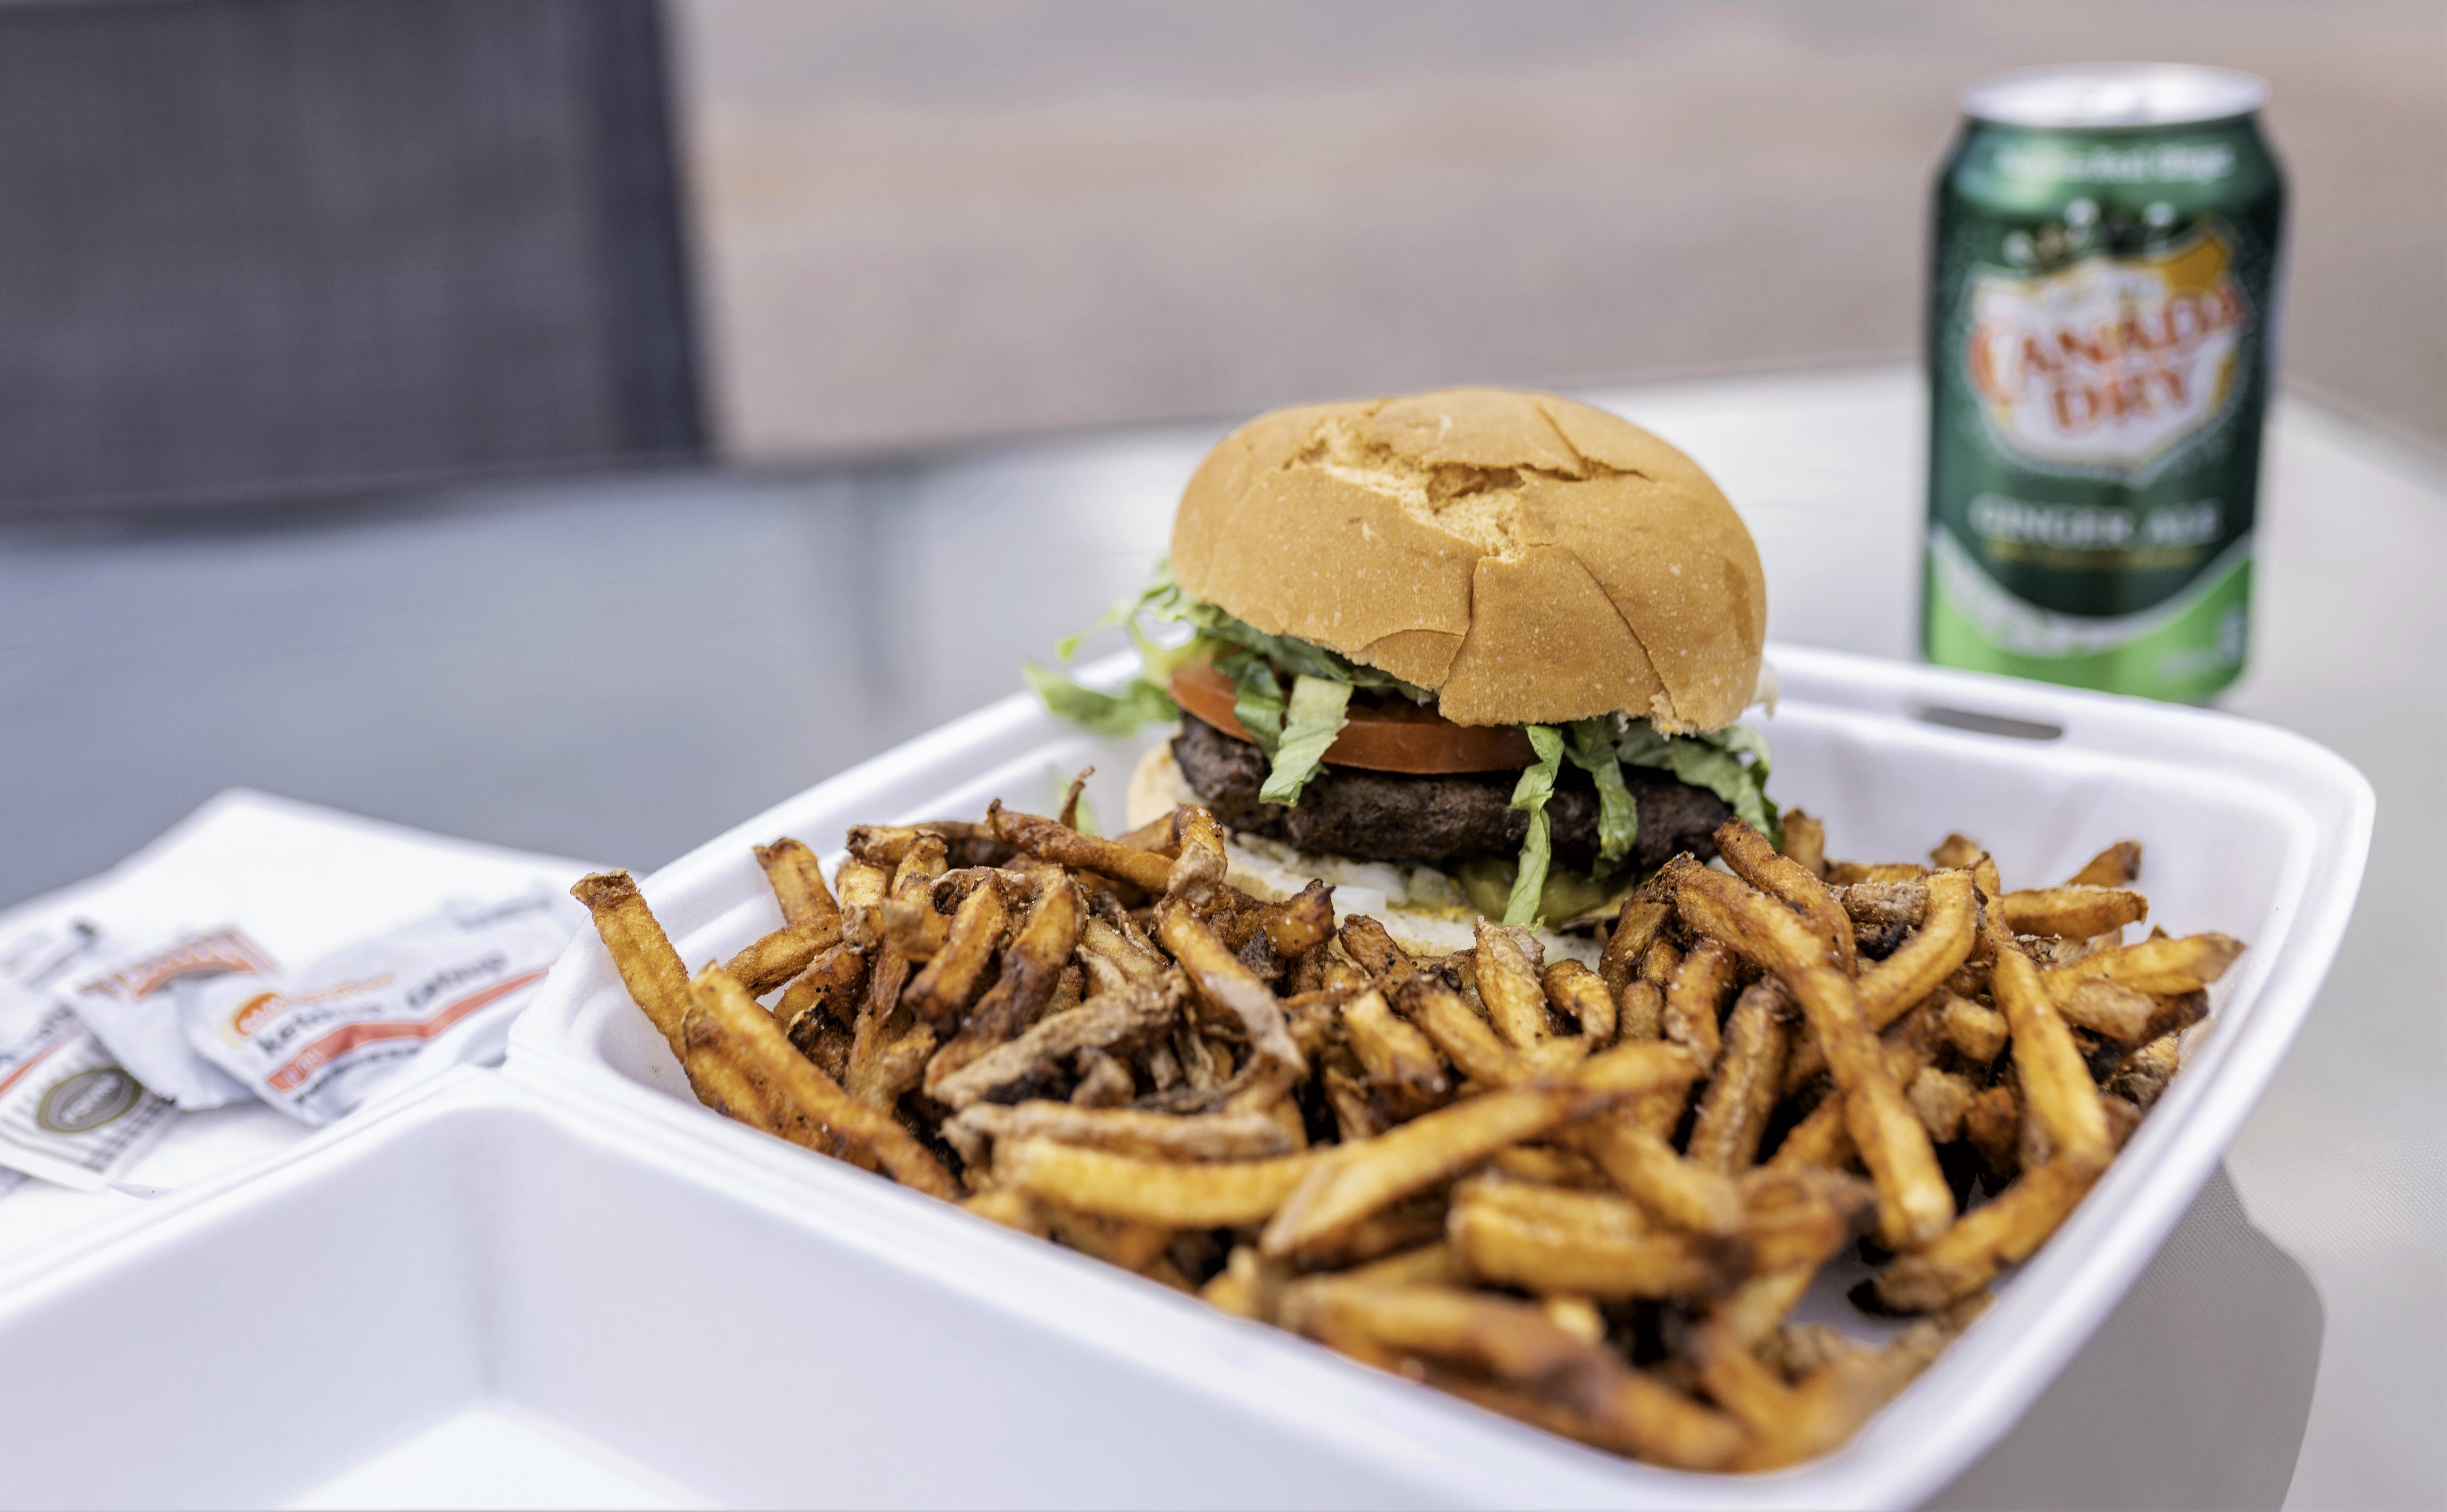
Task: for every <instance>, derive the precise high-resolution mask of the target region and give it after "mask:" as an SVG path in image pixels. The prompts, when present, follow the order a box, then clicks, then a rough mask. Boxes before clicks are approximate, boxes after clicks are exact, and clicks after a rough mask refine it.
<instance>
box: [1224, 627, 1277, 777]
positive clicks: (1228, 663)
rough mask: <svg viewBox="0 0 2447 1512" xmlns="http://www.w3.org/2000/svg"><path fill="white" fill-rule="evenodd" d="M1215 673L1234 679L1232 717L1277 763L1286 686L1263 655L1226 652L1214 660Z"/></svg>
mask: <svg viewBox="0 0 2447 1512" xmlns="http://www.w3.org/2000/svg"><path fill="white" fill-rule="evenodd" d="M1215 670H1216V671H1219V672H1222V673H1223V675H1224V676H1226V677H1228V678H1230V679H1232V690H1233V691H1232V717H1233V718H1234V719H1237V720H1239V721H1240V722H1241V728H1242V729H1245V730H1247V731H1248V732H1249V738H1250V739H1251V740H1253V741H1255V742H1257V744H1258V748H1259V749H1260V750H1261V751H1264V752H1265V753H1266V759H1267V760H1268V761H1272V760H1274V757H1275V747H1276V746H1277V745H1278V744H1279V743H1280V741H1281V740H1282V738H1283V704H1284V699H1283V685H1282V683H1281V681H1280V679H1278V678H1277V677H1276V676H1275V669H1274V668H1273V667H1272V666H1270V665H1269V664H1268V663H1267V661H1266V659H1265V658H1264V657H1263V656H1260V655H1256V654H1254V653H1253V652H1245V651H1239V650H1226V651H1225V652H1223V654H1222V655H1220V656H1218V657H1216V658H1215Z"/></svg>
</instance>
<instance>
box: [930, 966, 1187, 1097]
mask: <svg viewBox="0 0 2447 1512" xmlns="http://www.w3.org/2000/svg"><path fill="white" fill-rule="evenodd" d="M1183 992H1184V988H1183V985H1182V983H1181V981H1180V979H1179V978H1178V977H1177V976H1175V977H1172V978H1170V979H1168V980H1162V981H1156V982H1138V983H1133V984H1131V985H1130V986H1129V987H1126V988H1123V989H1121V990H1120V991H1117V992H1105V993H1100V994H1099V995H1097V996H1095V997H1091V998H1090V999H1088V1000H1087V1001H1086V1002H1084V1003H1082V1004H1080V1005H1079V1006H1078V1007H1077V1008H1074V1009H1072V1011H1069V1012H1067V1013H1057V1014H1055V1015H1054V1016H1053V1017H1052V1018H1048V1019H1043V1020H1040V1021H1039V1022H1037V1023H1036V1024H1034V1025H1032V1026H1030V1028H1029V1029H1028V1030H1027V1031H1026V1032H1024V1033H1022V1034H1021V1035H1019V1037H1018V1038H1016V1039H1013V1040H1008V1041H1005V1042H1004V1043H1002V1044H999V1045H996V1046H994V1047H993V1048H991V1049H987V1050H986V1051H985V1052H984V1053H982V1054H980V1055H978V1056H977V1058H976V1059H974V1060H972V1061H969V1062H968V1063H966V1064H965V1065H961V1066H958V1067H955V1068H946V1069H945V1070H944V1071H943V1073H942V1074H941V1075H938V1074H936V1070H935V1068H936V1067H937V1066H939V1065H942V1063H943V1059H944V1056H943V1053H942V1052H938V1054H937V1055H936V1058H935V1060H934V1061H933V1062H931V1063H929V1065H928V1066H927V1068H926V1079H925V1084H924V1085H925V1087H926V1095H927V1096H929V1097H931V1098H933V1099H934V1100H935V1101H936V1102H938V1103H940V1104H942V1105H943V1106H945V1107H951V1108H965V1107H968V1106H970V1105H972V1104H974V1103H978V1102H981V1101H983V1100H985V1099H986V1098H989V1097H996V1096H1000V1097H1009V1096H1012V1095H1015V1094H1017V1093H1020V1092H1024V1091H1027V1090H1029V1089H1032V1088H1034V1087H1036V1086H1037V1085H1038V1084H1040V1083H1041V1082H1043V1081H1045V1080H1047V1079H1050V1078H1051V1077H1052V1076H1053V1074H1054V1073H1055V1072H1056V1071H1057V1070H1058V1069H1059V1068H1060V1065H1061V1063H1062V1062H1063V1061H1064V1060H1066V1059H1068V1058H1070V1057H1071V1056H1073V1055H1076V1054H1078V1053H1079V1052H1080V1051H1082V1050H1088V1049H1097V1050H1112V1049H1119V1048H1122V1047H1125V1046H1131V1045H1141V1044H1146V1043H1148V1042H1149V1041H1151V1040H1153V1039H1155V1038H1156V1037H1157V1036H1158V1035H1161V1034H1162V1033H1164V1032H1165V1031H1166V1030H1169V1029H1171V1028H1172V1027H1173V1026H1174V1025H1175V1024H1176V1023H1178V1022H1179V1020H1180V1017H1181V1000H1182V995H1183Z"/></svg>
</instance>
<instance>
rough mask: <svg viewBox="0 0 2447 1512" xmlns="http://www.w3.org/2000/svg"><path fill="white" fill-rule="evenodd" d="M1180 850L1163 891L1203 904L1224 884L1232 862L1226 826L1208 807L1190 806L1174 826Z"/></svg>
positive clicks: (1166, 878)
mask: <svg viewBox="0 0 2447 1512" xmlns="http://www.w3.org/2000/svg"><path fill="white" fill-rule="evenodd" d="M1174 836H1175V839H1176V840H1178V841H1179V842H1180V846H1181V853H1180V854H1179V855H1178V856H1177V857H1175V858H1174V859H1173V862H1172V864H1171V865H1170V866H1169V867H1168V868H1167V869H1166V871H1165V877H1164V891H1166V892H1167V893H1169V894H1171V895H1172V896H1173V897H1175V898H1187V899H1188V900H1189V901H1190V902H1192V903H1194V904H1197V905H1198V906H1200V907H1202V908H1204V907H1205V906H1206V905H1207V903H1208V902H1209V901H1210V900H1212V899H1214V898H1216V897H1217V896H1218V894H1219V893H1221V891H1222V890H1223V877H1224V874H1225V873H1226V872H1228V871H1229V870H1231V863H1230V862H1229V861H1228V860H1225V858H1224V855H1223V825H1221V824H1219V823H1217V822H1215V816H1214V815H1213V814H1210V813H1208V812H1207V811H1206V810H1205V809H1203V808H1198V807H1195V806H1193V807H1191V808H1190V809H1189V811H1188V812H1187V813H1186V814H1184V815H1182V816H1181V819H1180V822H1179V823H1178V824H1177V825H1176V826H1175V829H1174Z"/></svg>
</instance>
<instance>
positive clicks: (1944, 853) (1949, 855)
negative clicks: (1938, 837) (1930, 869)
mask: <svg viewBox="0 0 2447 1512" xmlns="http://www.w3.org/2000/svg"><path fill="white" fill-rule="evenodd" d="M1986 854H1988V847H1987V846H1985V845H1982V844H1981V843H1980V842H1979V841H1976V840H1973V839H1972V838H1971V837H1970V836H1968V835H1965V834H1963V833H1961V832H1959V831H1958V832H1956V833H1954V834H1951V835H1948V836H1946V837H1945V839H1944V840H1942V841H1938V844H1937V848H1936V849H1935V850H1933V851H1930V852H1929V853H1928V863H1929V864H1930V865H1931V866H1934V867H1936V868H1937V869H1938V870H1939V871H1942V872H1952V871H1961V870H1963V868H1965V867H1968V866H1969V865H1971V864H1972V863H1973V862H1974V861H1977V860H1979V859H1980V858H1981V857H1982V856H1985V855H1986Z"/></svg>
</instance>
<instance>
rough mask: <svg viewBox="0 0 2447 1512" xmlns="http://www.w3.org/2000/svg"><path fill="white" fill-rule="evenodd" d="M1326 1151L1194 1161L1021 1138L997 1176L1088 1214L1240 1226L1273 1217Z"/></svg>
mask: <svg viewBox="0 0 2447 1512" xmlns="http://www.w3.org/2000/svg"><path fill="white" fill-rule="evenodd" d="M1325 1154H1326V1152H1324V1151H1303V1152H1301V1153H1300V1154H1298V1155H1285V1156H1280V1157H1278V1158H1276V1159H1274V1160H1264V1161H1209V1162H1197V1163H1191V1162H1176V1161H1150V1160H1142V1159H1138V1158H1136V1157H1133V1156H1128V1155H1115V1154H1112V1153H1110V1152H1109V1151H1105V1150H1095V1149H1087V1148H1084V1147H1082V1146H1079V1145H1074V1144H1062V1143H1055V1142H1054V1141H1053V1140H1049V1139H1017V1140H1010V1141H1006V1142H1004V1143H1000V1144H997V1145H996V1147H995V1180H996V1182H997V1183H999V1184H1002V1185H1005V1186H1011V1187H1016V1188H1018V1189H1019V1190H1021V1191H1024V1192H1030V1193H1034V1195H1036V1196H1038V1197H1041V1198H1044V1199H1046V1200H1050V1201H1054V1202H1059V1203H1061V1204H1062V1205H1064V1206H1066V1207H1072V1208H1076V1209H1078V1210H1079V1211H1081V1212H1083V1213H1098V1214H1102V1215H1104V1216H1105V1217H1108V1218H1120V1219H1131V1220H1133V1221H1136V1222H1143V1223H1160V1224H1163V1225H1165V1226H1166V1227H1168V1228H1223V1227H1240V1226H1242V1225H1245V1224H1253V1223H1262V1222H1264V1221H1265V1220H1266V1219H1269V1218H1271V1217H1273V1216H1274V1213H1275V1211H1276V1209H1278V1208H1280V1207H1281V1206H1282V1204H1283V1201H1284V1200H1285V1199H1286V1198H1288V1197H1289V1196H1290V1195H1291V1193H1292V1189H1293V1188H1294V1187H1296V1186H1298V1185H1299V1183H1300V1181H1302V1180H1304V1179H1305V1178H1306V1177H1307V1176H1308V1175H1309V1173H1310V1172H1311V1171H1312V1170H1314V1169H1315V1168H1316V1166H1317V1163H1318V1162H1319V1161H1320V1160H1322V1159H1323V1158H1324V1156H1325Z"/></svg>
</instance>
